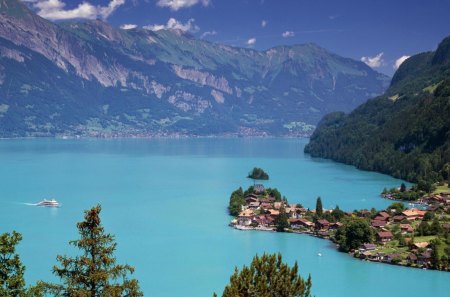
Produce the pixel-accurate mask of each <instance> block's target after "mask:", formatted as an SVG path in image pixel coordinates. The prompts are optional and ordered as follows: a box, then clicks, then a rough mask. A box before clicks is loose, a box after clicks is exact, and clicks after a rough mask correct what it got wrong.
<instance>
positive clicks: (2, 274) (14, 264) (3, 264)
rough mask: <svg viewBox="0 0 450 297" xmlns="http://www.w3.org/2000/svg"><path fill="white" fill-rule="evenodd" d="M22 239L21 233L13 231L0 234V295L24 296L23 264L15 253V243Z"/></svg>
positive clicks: (5, 296) (9, 296)
mask: <svg viewBox="0 0 450 297" xmlns="http://www.w3.org/2000/svg"><path fill="white" fill-rule="evenodd" d="M21 240H22V235H21V234H19V233H17V232H15V231H13V232H12V234H10V233H4V234H2V235H0V296H2V297H19V296H25V293H26V290H25V279H24V277H23V274H24V272H25V266H23V264H22V262H21V261H20V257H19V255H18V254H17V253H16V245H17V244H18V243H19V242H20V241H21Z"/></svg>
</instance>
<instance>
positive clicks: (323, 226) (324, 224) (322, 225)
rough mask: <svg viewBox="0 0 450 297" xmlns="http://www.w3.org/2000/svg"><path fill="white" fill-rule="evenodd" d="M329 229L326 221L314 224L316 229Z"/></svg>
mask: <svg viewBox="0 0 450 297" xmlns="http://www.w3.org/2000/svg"><path fill="white" fill-rule="evenodd" d="M329 227H330V222H328V221H327V220H317V222H316V229H319V230H328V228H329Z"/></svg>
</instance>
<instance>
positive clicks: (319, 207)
mask: <svg viewBox="0 0 450 297" xmlns="http://www.w3.org/2000/svg"><path fill="white" fill-rule="evenodd" d="M316 215H317V217H318V218H321V217H322V216H323V207H322V199H321V198H320V197H317V201H316Z"/></svg>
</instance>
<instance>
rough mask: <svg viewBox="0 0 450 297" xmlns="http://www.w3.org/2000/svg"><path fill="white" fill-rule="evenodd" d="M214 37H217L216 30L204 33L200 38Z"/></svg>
mask: <svg viewBox="0 0 450 297" xmlns="http://www.w3.org/2000/svg"><path fill="white" fill-rule="evenodd" d="M214 35H217V31H216V30H212V31H206V32H203V34H202V35H201V36H200V38H201V39H203V38H205V37H206V36H214Z"/></svg>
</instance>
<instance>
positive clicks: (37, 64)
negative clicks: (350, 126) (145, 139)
mask: <svg viewBox="0 0 450 297" xmlns="http://www.w3.org/2000/svg"><path fill="white" fill-rule="evenodd" d="M388 82H389V79H388V77H387V76H385V75H382V74H380V73H377V72H375V71H373V70H372V69H371V68H370V67H368V66H367V65H365V64H364V63H362V62H359V61H355V60H352V59H348V58H343V57H340V56H338V55H335V54H333V53H331V52H329V51H327V50H325V49H323V48H321V47H319V46H317V45H315V44H304V45H296V46H279V47H275V48H271V49H269V50H266V51H262V52H261V51H255V50H252V49H244V48H235V47H230V46H225V45H220V44H212V43H209V42H206V41H202V40H198V39H194V38H193V37H191V36H189V35H187V34H185V33H183V32H181V31H176V30H161V31H156V32H153V31H150V30H145V29H132V30H122V29H116V28H113V27H111V26H109V25H108V24H107V23H105V22H103V21H100V20H96V21H84V22H70V23H60V24H55V23H52V22H49V21H47V20H45V19H43V18H41V17H39V16H37V15H36V14H35V13H34V12H32V11H31V10H30V9H28V8H27V7H26V6H25V5H24V4H22V3H21V2H20V1H18V0H0V136H1V137H20V136H54V135H89V136H152V135H167V134H169V135H170V134H185V135H229V134H233V135H244V136H245V135H308V134H309V133H311V132H312V130H313V128H314V125H315V124H316V123H317V122H318V121H319V120H320V119H321V118H322V116H323V115H325V114H327V113H329V112H333V111H344V112H349V111H351V110H352V109H353V108H355V107H356V106H358V105H360V104H361V103H363V102H365V101H366V100H367V99H368V98H371V97H374V96H376V95H378V94H381V93H382V92H383V91H384V90H385V88H386V87H387V85H388Z"/></svg>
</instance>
